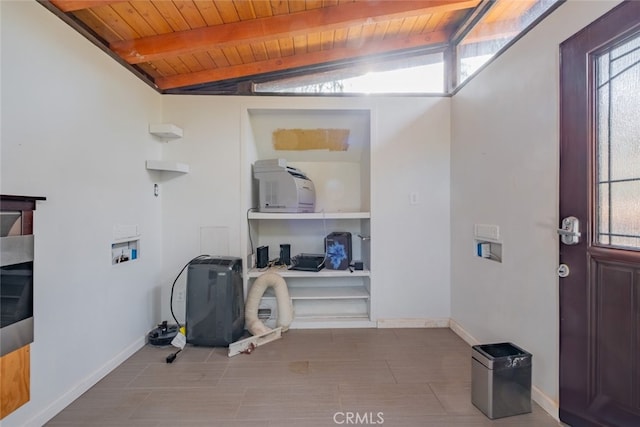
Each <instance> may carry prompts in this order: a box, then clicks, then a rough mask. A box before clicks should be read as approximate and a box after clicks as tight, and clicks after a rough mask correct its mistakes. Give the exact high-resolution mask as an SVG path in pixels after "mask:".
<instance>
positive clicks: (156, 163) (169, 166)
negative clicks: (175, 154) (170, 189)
mask: <svg viewBox="0 0 640 427" xmlns="http://www.w3.org/2000/svg"><path fill="white" fill-rule="evenodd" d="M147 169H149V170H156V171H167V172H179V173H189V165H188V164H186V163H178V162H170V161H164V160H147Z"/></svg>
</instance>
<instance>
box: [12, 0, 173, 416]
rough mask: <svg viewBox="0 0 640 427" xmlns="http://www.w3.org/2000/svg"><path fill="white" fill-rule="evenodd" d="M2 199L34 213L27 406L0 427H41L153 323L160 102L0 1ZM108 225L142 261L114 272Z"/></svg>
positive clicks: (63, 29)
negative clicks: (154, 176)
mask: <svg viewBox="0 0 640 427" xmlns="http://www.w3.org/2000/svg"><path fill="white" fill-rule="evenodd" d="M0 8H1V19H2V21H1V31H2V33H1V37H2V46H1V47H2V49H1V52H2V80H1V83H2V86H1V90H2V93H1V101H2V116H1V118H2V131H1V132H2V133H1V138H2V139H1V144H2V145H1V156H2V158H1V161H2V163H1V178H2V181H1V188H0V191H1V192H2V193H3V194H26V195H33V196H45V197H47V200H46V201H44V202H38V204H37V210H36V213H35V227H34V228H35V230H34V231H35V236H36V237H35V273H34V274H35V285H34V287H35V295H34V299H35V301H34V320H35V330H34V334H35V339H34V342H33V344H32V345H31V400H30V401H29V402H28V403H27V404H25V405H24V406H23V407H21V408H19V409H18V410H17V411H15V412H14V413H12V414H10V415H8V416H7V417H6V418H5V419H3V420H2V425H3V426H5V427H11V426H25V425H38V426H39V425H42V424H43V423H44V422H45V421H47V420H48V419H49V418H50V417H52V416H53V415H55V414H56V413H57V412H58V411H59V410H61V409H62V408H64V407H65V406H66V405H67V404H68V403H70V402H71V401H72V400H73V399H75V398H76V397H77V396H78V395H79V394H81V393H82V392H84V391H85V390H86V389H87V387H89V386H91V385H93V384H94V383H95V382H96V381H97V380H98V379H99V378H100V377H101V376H102V375H104V374H106V373H107V372H108V371H109V370H111V369H112V368H113V367H115V366H116V365H117V363H119V362H120V361H122V360H124V359H125V358H126V357H127V356H129V355H130V354H132V352H133V351H135V350H137V349H138V348H139V347H140V346H142V345H143V343H144V336H145V334H146V333H147V332H148V331H149V330H150V329H151V328H152V327H153V325H154V324H155V322H157V321H158V320H159V319H160V313H159V299H160V298H159V294H160V291H159V266H160V265H161V263H160V259H161V246H162V239H161V227H160V226H161V224H160V221H161V216H160V211H161V209H162V204H161V200H159V199H156V198H154V197H153V188H152V185H153V184H152V181H151V177H150V174H149V173H148V172H147V171H146V170H145V167H144V161H145V159H147V158H155V157H157V156H158V155H159V152H160V149H161V147H160V145H159V143H158V142H157V141H155V140H154V139H153V138H152V137H151V136H150V135H149V134H148V132H147V126H148V123H149V122H154V121H158V120H159V119H160V115H161V103H160V101H161V97H160V95H158V94H157V93H155V92H154V91H153V90H152V89H151V88H149V87H148V86H146V85H145V84H144V83H142V82H141V81H140V80H138V79H137V78H136V77H134V76H132V75H131V74H130V73H129V72H128V71H126V70H125V69H124V68H123V67H122V66H121V65H119V64H118V63H116V62H115V61H114V60H113V59H111V58H109V57H108V56H107V55H105V54H104V53H102V51H100V50H99V49H97V48H96V47H95V46H93V45H92V44H91V43H90V42H88V41H87V40H86V39H84V38H83V37H82V36H80V35H79V34H78V33H76V32H75V31H74V30H72V29H71V28H69V27H68V26H67V25H66V24H64V23H62V22H61V21H60V20H59V19H58V18H57V17H56V16H54V15H53V14H52V13H51V12H49V11H48V10H46V9H45V8H44V7H42V6H41V5H39V4H38V3H36V2H33V1H31V2H25V1H16V2H10V1H2V2H0ZM116 224H123V225H131V224H137V225H139V227H140V232H141V234H142V238H141V241H140V244H141V247H140V258H139V259H138V260H136V261H133V262H129V263H126V264H121V265H117V266H112V265H111V248H110V245H111V241H112V237H113V226H114V225H116Z"/></svg>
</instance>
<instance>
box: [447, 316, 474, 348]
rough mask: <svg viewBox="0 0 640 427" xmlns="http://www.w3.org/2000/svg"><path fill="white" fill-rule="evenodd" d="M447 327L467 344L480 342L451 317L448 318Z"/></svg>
mask: <svg viewBox="0 0 640 427" xmlns="http://www.w3.org/2000/svg"><path fill="white" fill-rule="evenodd" d="M449 328H451V330H452V331H453V332H455V333H456V335H458V336H459V337H460V338H462V339H463V340H464V342H466V343H467V344H469V345H478V344H480V342H479V341H478V340H477V339H475V338H474V337H472V336H471V334H469V333H468V332H467V331H465V330H464V328H463V327H462V326H460V324H459V323H458V322H456V321H455V320H453V319H450V320H449Z"/></svg>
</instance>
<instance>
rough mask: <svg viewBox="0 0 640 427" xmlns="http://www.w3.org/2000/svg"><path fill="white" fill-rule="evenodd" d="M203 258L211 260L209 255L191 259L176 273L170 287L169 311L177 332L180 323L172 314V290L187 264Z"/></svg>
mask: <svg viewBox="0 0 640 427" xmlns="http://www.w3.org/2000/svg"><path fill="white" fill-rule="evenodd" d="M203 258H211V255H204V254H203V255H198V256H197V257H195V258H193V259H192V260H191V261H189V262H188V263H186V264H185V265H184V267H182V270H180V273H178V275H177V276H176V279H175V280H174V281H173V284H172V285H171V297H170V298H169V309H170V310H171V317H173V320H174V321H175V322H176V325H178V330H179V329H180V322H178V319H177V318H176V315H175V313H174V312H173V290H174V288H175V287H176V282H178V279H179V278H180V276H181V275H182V272H183V271H184V270H185V269H186V268H187V267H188V266H189V264H191V263H192V262H193V261H196V260H199V259H203Z"/></svg>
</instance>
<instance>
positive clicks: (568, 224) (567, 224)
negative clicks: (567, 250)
mask: <svg viewBox="0 0 640 427" xmlns="http://www.w3.org/2000/svg"><path fill="white" fill-rule="evenodd" d="M558 234H559V235H560V240H561V241H562V243H564V244H565V245H577V244H578V243H579V242H580V237H581V236H582V233H580V220H579V219H578V218H576V217H575V216H568V217H566V218H565V219H563V220H562V228H559V229H558Z"/></svg>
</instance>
